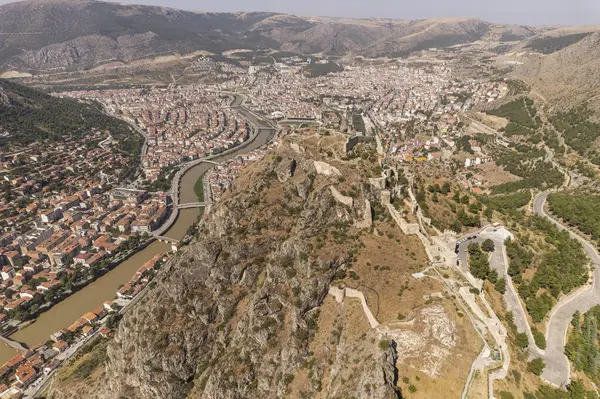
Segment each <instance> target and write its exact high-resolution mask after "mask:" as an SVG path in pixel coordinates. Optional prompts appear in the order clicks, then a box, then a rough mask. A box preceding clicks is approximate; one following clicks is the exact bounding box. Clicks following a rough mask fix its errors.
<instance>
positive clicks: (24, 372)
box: [15, 363, 38, 387]
mask: <svg viewBox="0 0 600 399" xmlns="http://www.w3.org/2000/svg"><path fill="white" fill-rule="evenodd" d="M37 375H38V373H37V371H35V369H34V368H33V367H32V366H31V365H30V364H28V363H26V364H23V365H22V366H19V367H18V368H17V371H16V372H15V377H16V378H17V381H19V382H20V383H21V384H22V385H23V386H25V387H27V386H29V385H30V384H31V383H32V382H33V381H34V380H35V378H36V377H37Z"/></svg>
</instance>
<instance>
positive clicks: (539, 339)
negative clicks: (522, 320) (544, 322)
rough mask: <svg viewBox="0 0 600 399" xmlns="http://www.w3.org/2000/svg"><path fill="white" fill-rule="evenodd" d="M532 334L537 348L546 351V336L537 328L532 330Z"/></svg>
mask: <svg viewBox="0 0 600 399" xmlns="http://www.w3.org/2000/svg"><path fill="white" fill-rule="evenodd" d="M531 333H532V334H533V340H534V341H535V344H536V345H537V347H538V348H540V349H546V337H545V336H544V334H543V333H542V332H541V331H539V330H537V329H535V328H532V329H531Z"/></svg>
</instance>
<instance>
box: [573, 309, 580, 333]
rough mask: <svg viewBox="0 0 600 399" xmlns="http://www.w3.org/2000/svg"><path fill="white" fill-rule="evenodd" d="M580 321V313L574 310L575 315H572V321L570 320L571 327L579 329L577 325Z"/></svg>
mask: <svg viewBox="0 0 600 399" xmlns="http://www.w3.org/2000/svg"><path fill="white" fill-rule="evenodd" d="M580 320H581V313H580V312H579V310H576V311H575V313H574V314H573V319H572V320H571V325H572V326H573V327H574V328H575V329H578V328H579V324H580V322H581V321H580Z"/></svg>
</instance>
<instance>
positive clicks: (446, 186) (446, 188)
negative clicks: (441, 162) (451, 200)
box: [441, 182, 450, 195]
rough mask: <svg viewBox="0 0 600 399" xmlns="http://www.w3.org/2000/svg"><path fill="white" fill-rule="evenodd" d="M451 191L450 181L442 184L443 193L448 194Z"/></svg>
mask: <svg viewBox="0 0 600 399" xmlns="http://www.w3.org/2000/svg"><path fill="white" fill-rule="evenodd" d="M449 192H450V183H448V182H446V183H444V184H443V185H442V189H441V193H442V194H444V195H446V194H448V193H449Z"/></svg>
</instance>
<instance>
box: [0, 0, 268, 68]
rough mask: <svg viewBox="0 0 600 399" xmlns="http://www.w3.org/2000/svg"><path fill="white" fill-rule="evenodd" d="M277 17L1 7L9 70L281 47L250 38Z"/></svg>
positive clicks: (83, 5)
mask: <svg viewBox="0 0 600 399" xmlns="http://www.w3.org/2000/svg"><path fill="white" fill-rule="evenodd" d="M271 15H272V14H266V13H246V14H227V13H223V14H218V13H210V14H209V13H193V12H186V11H181V10H175V9H169V8H164V7H150V6H137V5H121V4H116V3H105V2H99V1H93V0H74V1H73V0H52V1H47V0H30V1H22V2H16V3H9V4H5V5H3V6H0V26H2V36H1V37H0V67H1V68H2V69H3V70H11V69H12V70H28V71H31V72H36V71H38V70H44V71H48V70H81V69H89V68H92V67H94V66H96V65H100V64H103V63H106V62H111V61H115V60H119V61H131V60H134V59H139V58H144V57H149V56H156V55H161V54H171V53H175V52H183V53H188V52H193V51H196V50H201V49H202V50H207V51H211V52H220V51H224V50H229V49H231V48H240V47H242V48H244V47H248V48H256V47H257V46H259V47H272V46H277V42H273V41H272V40H270V39H268V38H266V37H263V36H260V35H258V34H257V35H256V36H254V35H246V34H244V33H246V32H247V31H248V30H249V29H251V27H252V25H253V24H254V23H256V22H257V21H260V20H263V19H265V18H267V17H269V16H271Z"/></svg>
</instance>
